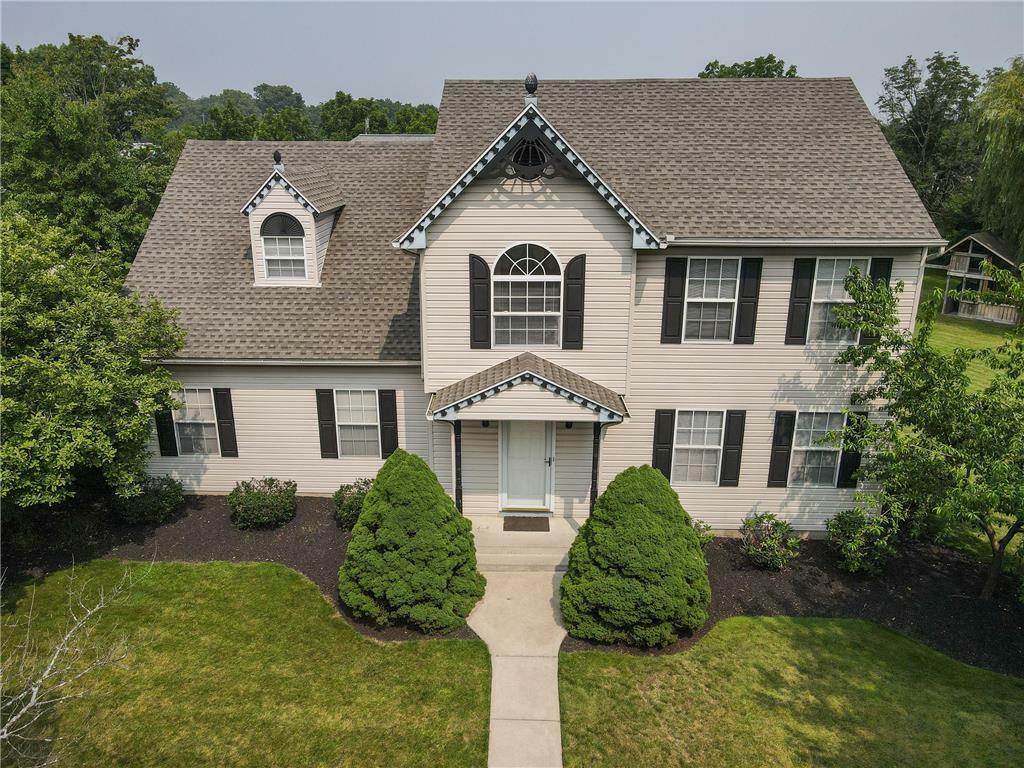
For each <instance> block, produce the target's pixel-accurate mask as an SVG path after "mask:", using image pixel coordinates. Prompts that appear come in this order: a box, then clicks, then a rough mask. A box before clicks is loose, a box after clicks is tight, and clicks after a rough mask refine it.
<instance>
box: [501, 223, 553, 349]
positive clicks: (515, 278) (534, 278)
mask: <svg viewBox="0 0 1024 768" xmlns="http://www.w3.org/2000/svg"><path fill="white" fill-rule="evenodd" d="M517 245H536V246H539V247H541V248H543V249H545V250H546V251H547V252H548V253H550V254H551V255H552V256H553V257H554V259H555V263H556V264H558V307H559V311H558V312H548V311H546V310H545V311H543V312H512V311H509V312H495V310H494V284H495V283H496V282H498V281H499V280H500V281H501V282H522V283H525V282H543V283H553V282H555V280H554V278H553V277H552V276H551V275H543V276H538V275H495V274H494V270H495V268H496V267H497V266H498V261H499V260H500V259H501V257H502V256H504V255H505V254H506V253H507V252H508V251H510V250H511V249H512V248H515V247H516V246H517ZM509 258H511V257H509ZM490 270H491V284H490V289H491V290H490V293H491V306H489V307H488V310H490V313H491V349H535V348H537V347H544V348H546V349H561V348H562V310H563V309H565V265H563V264H562V260H561V259H560V258H558V254H556V253H555V252H554V251H553V250H552V249H551V248H549V247H548V246H547V244H546V243H542V242H539V241H537V240H523V241H520V242H515V243H510V244H509V245H506V246H505V247H504V248H503V249H502V250H501V252H499V253H498V255H497V256H495V257H494V261H492V262H491V264H490ZM545 298H546V297H545ZM498 317H557V318H558V321H557V323H556V324H555V329H556V331H557V332H558V343H557V344H529V343H527V344H499V343H498V341H497V338H498V334H497V329H496V327H495V326H496V323H495V318H498Z"/></svg>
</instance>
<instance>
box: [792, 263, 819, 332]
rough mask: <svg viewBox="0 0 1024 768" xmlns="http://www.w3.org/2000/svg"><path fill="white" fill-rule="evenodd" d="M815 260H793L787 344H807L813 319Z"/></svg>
mask: <svg viewBox="0 0 1024 768" xmlns="http://www.w3.org/2000/svg"><path fill="white" fill-rule="evenodd" d="M814 263H815V262H814V259H794V260H793V285H792V286H791V287H790V289H789V317H788V318H787V320H786V343H787V344H806V343H807V321H808V320H810V319H811V292H812V291H813V289H814Z"/></svg>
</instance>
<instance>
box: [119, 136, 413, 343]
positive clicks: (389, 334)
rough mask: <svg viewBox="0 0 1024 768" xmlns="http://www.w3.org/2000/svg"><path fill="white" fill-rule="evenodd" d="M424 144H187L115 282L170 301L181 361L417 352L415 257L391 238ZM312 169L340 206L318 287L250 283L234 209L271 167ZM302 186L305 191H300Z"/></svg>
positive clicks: (241, 222)
mask: <svg viewBox="0 0 1024 768" xmlns="http://www.w3.org/2000/svg"><path fill="white" fill-rule="evenodd" d="M430 147H431V144H430V143H429V142H388V143H384V144H374V143H361V142H359V143H356V142H248V141H246V142H238V141H189V142H188V144H186V146H185V150H184V152H183V153H182V155H181V159H180V160H179V161H178V165H177V166H176V167H175V169H174V174H173V175H172V176H171V180H170V182H169V183H168V185H167V190H166V191H165V192H164V196H163V199H162V200H161V202H160V206H159V208H158V209H157V212H156V215H155V216H154V217H153V221H152V222H151V223H150V226H149V230H148V232H147V233H146V237H145V240H144V241H143V243H142V247H141V248H140V249H139V253H138V255H137V256H136V258H135V263H134V264H133V265H132V269H131V272H130V273H129V275H128V280H127V286H128V287H129V288H130V289H132V290H134V291H136V292H138V293H140V294H142V295H150V296H155V297H157V298H159V299H160V300H161V301H163V302H164V303H165V304H166V305H168V306H170V307H174V308H177V309H178V312H179V322H180V323H181V324H182V325H183V326H184V327H185V328H186V329H187V330H188V340H187V342H186V346H185V349H184V350H183V351H182V352H181V357H183V358H202V359H253V360H259V359H290V360H339V361H350V360H351V361H399V360H418V359H419V354H420V339H419V290H418V283H419V278H418V271H417V258H416V257H415V256H414V255H410V254H407V253H404V252H403V251H399V250H397V249H395V248H393V247H392V246H391V237H392V233H393V232H394V231H395V230H396V229H401V228H402V227H403V226H404V225H405V222H406V221H408V220H410V219H415V217H416V216H417V215H418V213H419V210H418V209H419V207H420V203H421V201H422V199H423V179H424V177H425V174H426V163H427V156H428V153H429V151H430ZM275 149H280V150H281V152H282V155H283V157H284V163H285V172H286V175H287V172H288V170H289V167H290V165H291V164H294V166H295V168H296V169H299V168H303V167H315V166H319V167H321V168H323V169H324V171H325V172H326V173H328V174H329V175H330V176H331V177H332V178H333V179H334V180H335V181H336V182H337V185H338V191H337V195H338V196H339V197H340V199H342V200H345V201H346V203H345V207H344V209H343V211H342V214H341V216H340V217H339V218H338V222H337V224H336V225H335V228H334V233H333V235H332V236H331V240H330V243H329V245H328V248H327V254H326V256H325V259H324V267H323V273H322V275H321V281H322V287H320V288H311V287H306V288H302V287H295V288H289V287H256V286H254V285H253V265H252V255H251V251H250V247H251V244H250V239H249V223H248V220H247V219H246V217H245V216H243V215H241V214H240V213H239V208H240V207H241V206H242V205H243V204H244V203H245V201H246V200H247V199H248V198H249V197H250V196H251V195H252V193H253V192H254V191H255V190H257V189H258V188H259V186H260V185H261V184H262V183H263V182H264V181H265V180H266V178H267V176H268V175H269V173H270V172H271V171H272V169H273V168H272V167H273V160H272V157H271V156H272V154H273V152H274V150H275ZM303 192H305V190H303Z"/></svg>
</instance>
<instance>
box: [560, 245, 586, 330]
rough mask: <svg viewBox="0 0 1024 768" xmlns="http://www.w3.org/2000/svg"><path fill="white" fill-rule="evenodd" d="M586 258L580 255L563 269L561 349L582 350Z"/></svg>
mask: <svg viewBox="0 0 1024 768" xmlns="http://www.w3.org/2000/svg"><path fill="white" fill-rule="evenodd" d="M586 271H587V256H586V254H582V253H581V254H580V255H579V256H576V257H574V258H573V259H572V261H570V262H569V264H568V266H567V267H566V268H565V296H564V298H563V299H562V349H583V295H584V281H585V277H586Z"/></svg>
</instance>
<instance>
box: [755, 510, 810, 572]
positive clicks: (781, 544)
mask: <svg viewBox="0 0 1024 768" xmlns="http://www.w3.org/2000/svg"><path fill="white" fill-rule="evenodd" d="M740 535H741V537H742V539H743V544H742V545H741V549H742V550H743V554H745V555H746V556H747V558H748V559H749V560H750V562H752V563H753V564H754V565H756V566H757V567H758V568H767V569H769V570H773V571H781V570H782V569H783V568H785V567H786V566H787V565H789V563H790V561H791V560H792V559H793V558H795V557H797V556H798V555H799V554H800V538H799V537H798V536H797V535H796V532H795V531H794V530H793V526H791V525H790V524H789V523H787V522H785V521H784V520H779V519H778V518H777V517H775V515H773V514H772V513H771V512H762V513H761V514H759V515H751V516H750V517H748V518H747V519H746V520H744V521H743V525H742V526H740Z"/></svg>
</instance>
